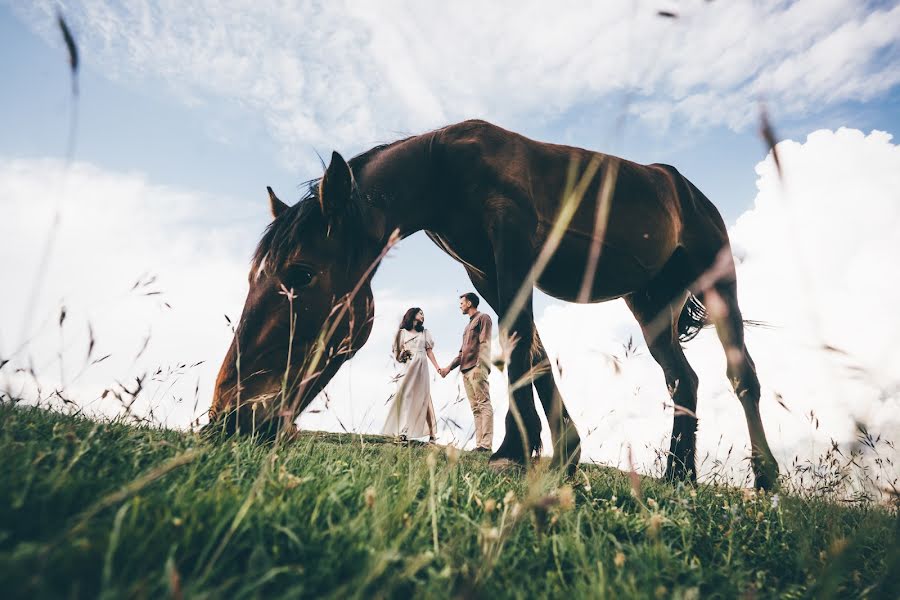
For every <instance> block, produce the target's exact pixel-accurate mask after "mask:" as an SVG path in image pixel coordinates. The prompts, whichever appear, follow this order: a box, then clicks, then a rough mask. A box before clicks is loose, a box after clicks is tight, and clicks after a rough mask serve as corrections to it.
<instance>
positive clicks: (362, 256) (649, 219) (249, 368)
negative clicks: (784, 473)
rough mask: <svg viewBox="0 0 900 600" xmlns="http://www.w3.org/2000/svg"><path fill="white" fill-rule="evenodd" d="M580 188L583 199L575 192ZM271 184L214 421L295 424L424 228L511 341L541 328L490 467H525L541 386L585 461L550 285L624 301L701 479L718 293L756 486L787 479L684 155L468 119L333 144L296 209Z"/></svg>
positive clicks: (522, 354)
mask: <svg viewBox="0 0 900 600" xmlns="http://www.w3.org/2000/svg"><path fill="white" fill-rule="evenodd" d="M579 177H580V179H579ZM572 190H575V191H576V192H577V198H576V199H580V198H582V197H583V198H585V199H586V200H585V201H583V202H575V203H573V202H572V198H573V197H576V196H575V194H574V193H573V192H572ZM567 193H568V195H569V197H568V199H567V200H561V196H564V195H566V194H567ZM269 195H270V203H271V210H272V215H273V217H274V220H273V221H272V223H271V224H270V225H269V227H268V229H267V230H266V232H265V234H264V235H263V238H262V240H261V241H260V243H259V247H258V248H257V251H256V255H255V257H254V260H253V263H252V268H251V271H250V291H249V294H248V296H247V300H246V303H245V305H244V310H243V313H242V315H241V321H240V324H239V325H238V328H237V330H236V334H235V337H234V341H233V342H232V345H231V348H230V349H229V351H228V354H227V356H226V357H225V360H224V362H223V364H222V367H221V370H220V372H219V376H218V379H217V381H216V388H215V396H214V398H213V404H212V408H211V410H210V417H211V421H212V423H213V424H217V423H218V424H220V426H221V427H223V428H224V429H226V430H227V431H229V432H233V431H235V430H240V429H244V430H245V431H246V430H249V429H251V428H252V429H254V430H256V431H268V432H270V433H271V432H275V431H277V430H279V429H280V428H283V426H284V425H287V426H290V424H291V423H292V422H293V420H294V419H295V418H296V416H297V415H299V413H300V412H301V411H302V410H303V409H304V408H305V407H306V406H307V405H308V404H309V403H310V402H311V401H312V399H313V398H314V397H315V396H316V395H317V394H318V393H319V392H320V391H321V390H322V389H323V388H324V386H325V385H326V384H327V383H328V381H329V380H330V379H331V378H332V377H333V375H334V374H335V372H336V371H337V370H338V368H339V367H340V366H341V364H342V363H343V362H344V361H346V360H348V359H349V358H351V357H352V356H353V354H354V353H355V352H356V351H357V350H358V349H359V348H360V347H361V346H362V345H363V344H364V343H365V341H366V339H367V338H368V336H369V333H370V332H371V323H372V318H373V315H374V307H373V304H372V291H371V287H370V283H371V278H372V276H373V274H374V272H375V268H377V265H378V263H379V261H380V259H381V258H382V257H383V256H384V253H385V252H386V248H388V247H390V245H391V244H392V243H393V242H394V241H396V240H397V239H398V238H400V237H404V236H408V235H411V234H413V233H415V232H417V231H425V232H426V234H427V235H428V236H429V237H430V238H431V239H432V240H433V241H434V242H435V243H436V244H437V245H438V246H440V247H441V248H442V249H443V250H444V251H445V252H447V254H449V255H450V256H451V257H453V258H454V259H456V260H457V261H459V262H461V263H462V264H463V265H464V266H465V269H466V271H467V273H468V274H469V277H470V278H471V280H472V284H473V285H474V286H475V289H476V290H477V291H478V292H479V293H480V294H481V295H482V297H484V299H485V300H486V301H487V302H488V303H489V304H490V305H491V306H492V307H493V308H494V309H495V310H496V312H497V314H498V315H500V319H501V326H500V329H501V339H509V338H508V336H510V335H511V334H517V336H518V338H519V339H521V340H531V341H532V343H531V344H528V343H519V344H514V345H513V347H512V350H511V352H510V354H509V357H508V368H507V373H508V376H509V379H510V382H511V383H513V382H522V381H524V382H525V385H521V384H520V385H514V386H513V388H512V389H513V392H512V399H511V402H510V409H509V412H508V414H507V416H506V436H505V438H504V440H503V442H502V444H501V445H500V447H499V448H498V449H497V451H496V452H495V453H494V454H493V456H492V457H491V462H492V463H493V464H500V465H503V464H506V463H508V462H515V463H519V464H522V463H525V462H526V461H527V460H528V459H529V458H530V456H532V455H533V454H534V453H538V452H539V451H540V444H541V442H540V430H541V423H540V420H539V418H538V413H537V410H536V407H535V401H534V396H533V393H532V385H529V384H533V386H534V388H535V390H536V391H537V395H538V397H539V399H540V402H541V404H542V407H543V410H544V412H545V414H546V416H547V419H548V423H549V425H550V428H551V437H552V440H553V446H554V447H553V456H554V463H555V464H557V465H559V466H571V465H573V464H574V463H575V462H577V461H578V458H579V456H580V438H579V436H578V433H577V430H576V429H575V426H574V423H573V422H572V420H571V418H570V416H569V414H568V412H567V411H566V407H565V405H564V403H563V400H562V397H561V396H560V393H559V390H558V388H557V385H556V382H555V380H554V378H553V374H552V372H551V370H550V368H549V361H548V357H547V352H546V351H545V350H544V346H543V344H542V343H541V339H540V336H539V335H538V332H537V330H536V328H535V325H534V317H533V312H532V294H533V286H535V285H536V286H537V287H538V288H539V289H541V290H543V291H544V292H546V293H547V294H549V295H551V296H553V297H555V298H559V299H562V300H566V301H579V302H603V301H606V300H612V299H614V298H624V300H625V302H626V303H627V305H628V307H629V308H630V309H631V311H632V313H633V314H634V316H635V318H636V319H637V320H638V323H639V324H640V325H641V329H642V331H643V333H644V336H645V339H646V342H647V346H648V347H649V349H650V352H651V354H652V355H653V358H654V359H655V360H656V361H657V362H658V363H659V365H660V367H662V370H663V374H664V375H665V380H666V383H667V384H668V386H669V390H670V393H671V395H672V399H673V402H674V404H675V405H676V407H675V418H674V427H673V431H672V439H671V446H670V452H669V455H668V461H667V469H666V475H667V477H668V478H670V479H684V478H689V479H691V480H694V479H695V477H696V472H695V457H694V454H695V445H696V429H697V418H696V414H695V409H696V404H697V384H698V380H697V375H696V374H695V373H694V371H693V370H692V369H691V367H690V365H689V364H688V362H687V360H686V359H685V356H684V353H683V352H682V347H681V342H683V341H686V340H687V339H690V338H691V337H692V336H693V335H695V334H696V332H697V331H698V330H699V327H700V326H702V325H703V323H704V321H705V320H706V318H707V315H706V310H705V309H704V305H703V304H702V303H701V302H703V301H705V302H706V304H707V305H708V307H709V313H710V315H709V317H710V319H711V320H712V321H714V323H715V325H716V329H717V333H718V335H719V338H720V339H721V341H722V344H723V346H724V347H725V350H726V355H727V363H728V377H729V378H730V379H731V381H732V383H733V386H734V389H735V392H736V393H737V397H738V399H739V400H740V402H741V405H742V406H743V408H744V412H745V414H746V417H747V424H748V427H749V430H750V441H751V445H752V466H753V471H754V475H755V478H756V485H757V486H759V487H763V488H770V487H772V486H774V485H775V484H776V480H777V475H778V466H777V464H776V462H775V459H774V457H773V456H772V453H771V451H770V450H769V445H768V443H767V441H766V437H765V432H764V430H763V425H762V422H761V419H760V413H759V397H760V384H759V380H758V379H757V376H756V370H755V367H754V364H753V360H752V359H751V358H750V354H749V352H748V351H747V348H746V346H745V345H744V332H743V320H742V317H741V312H740V309H739V308H738V302H737V285H736V280H735V271H734V262H733V258H732V255H731V250H730V246H729V241H728V234H727V231H726V227H725V223H724V222H723V220H722V217H721V216H720V215H719V212H718V211H717V210H716V208H715V207H714V206H713V204H712V203H711V202H710V201H709V200H708V199H707V198H706V197H705V196H704V195H703V194H702V193H701V192H700V191H699V190H698V189H697V188H696V187H695V186H694V185H693V184H692V183H691V182H690V181H688V180H687V179H686V178H685V177H683V176H682V175H681V174H680V173H679V172H678V171H677V170H675V168H673V167H670V166H667V165H661V164H653V165H639V164H636V163H632V162H629V161H626V160H622V159H618V158H615V157H612V156H608V155H603V154H599V153H596V152H591V151H588V150H583V149H580V148H573V147H569V146H562V145H556V144H547V143H541V142H537V141H534V140H530V139H528V138H526V137H523V136H521V135H518V134H516V133H512V132H510V131H506V130H504V129H502V128H500V127H497V126H495V125H492V124H490V123H486V122H484V121H465V122H463V123H458V124H456V125H450V126H448V127H444V128H443V129H439V130H436V131H432V132H430V133H426V134H423V135H418V136H413V137H410V138H407V139H403V140H399V141H397V142H394V143H391V144H386V145H383V146H378V147H376V148H373V149H371V150H369V151H367V152H364V153H362V154H360V155H359V156H356V157H354V158H353V159H351V160H350V162H349V163H347V162H346V161H345V160H344V159H343V158H342V157H341V156H340V155H339V154H337V153H334V154H332V157H331V163H330V164H329V166H328V168H327V170H326V171H325V174H324V176H323V177H322V178H321V179H320V180H317V181H315V182H312V183H311V184H310V191H309V193H308V194H307V196H306V197H305V198H304V199H302V200H301V201H300V202H298V203H297V204H295V205H293V206H288V205H286V204H284V203H282V202H281V201H280V200H278V198H277V197H276V196H275V195H274V194H273V193H272V191H271V189H270V190H269ZM573 207H574V208H573ZM567 209H568V210H569V214H568V215H565V217H564V213H566V210H567ZM562 225H564V227H562V228H561V229H560V230H559V233H560V234H561V235H555V233H554V231H553V229H554V226H557V227H561V226H562ZM548 249H549V250H550V252H547V250H548ZM536 264H537V265H539V267H540V268H536ZM288 307H289V308H290V310H288Z"/></svg>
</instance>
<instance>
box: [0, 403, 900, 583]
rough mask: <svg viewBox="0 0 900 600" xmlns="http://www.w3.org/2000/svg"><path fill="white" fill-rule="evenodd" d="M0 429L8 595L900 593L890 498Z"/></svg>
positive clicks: (109, 432) (382, 444)
mask: <svg viewBox="0 0 900 600" xmlns="http://www.w3.org/2000/svg"><path fill="white" fill-rule="evenodd" d="M0 423H2V425H0V496H2V498H0V589H2V590H4V596H5V597H29V598H32V597H96V596H102V597H110V598H126V597H138V598H159V597H181V596H184V597H191V598H198V597H199V598H202V597H213V598H219V597H234V598H243V597H263V596H265V597H271V596H276V595H278V596H289V597H292V596H304V597H305V596H328V597H338V598H348V597H366V598H370V597H411V596H412V595H415V596H416V597H437V598H449V597H486V598H494V597H522V598H525V597H527V598H537V597H544V596H551V597H561V596H569V597H591V598H604V597H609V598H618V597H643V598H647V597H650V598H653V597H666V598H669V597H675V598H697V597H704V598H706V597H726V598H733V597H828V596H831V597H840V598H844V597H848V596H850V597H855V596H869V597H873V598H874V597H897V594H898V593H900V586H898V580H897V573H898V572H900V555H898V550H897V549H898V548H900V539H898V520H897V517H896V515H895V513H893V512H892V511H890V510H888V509H887V508H885V507H884V506H879V505H875V504H871V503H868V504H865V503H864V504H859V505H854V506H841V505H839V504H836V503H833V502H830V501H826V500H823V499H817V498H801V497H798V496H790V495H786V494H782V495H781V496H780V497H779V498H778V500H777V501H776V502H774V505H773V501H772V498H771V497H770V496H762V495H755V494H747V493H745V492H743V491H741V490H736V489H733V488H725V487H708V486H700V487H698V488H697V489H696V490H694V489H692V488H684V487H673V486H670V485H667V484H664V483H662V482H658V481H655V480H652V479H649V478H641V480H640V483H639V486H638V488H637V489H638V494H636V493H635V488H634V487H633V485H634V484H633V483H632V482H631V481H630V478H629V477H628V475H627V474H623V473H622V472H620V471H617V470H614V469H605V468H597V467H592V468H586V469H584V470H582V471H581V472H579V473H578V475H577V477H576V479H574V480H573V481H571V482H568V483H567V482H565V481H563V480H561V479H560V478H559V477H558V476H556V475H554V474H552V473H538V474H535V475H533V476H531V477H525V476H521V475H516V474H496V473H494V472H492V471H491V470H489V469H488V468H487V467H486V460H487V459H486V458H485V457H484V456H481V455H473V454H469V453H463V454H462V455H461V456H460V457H459V460H458V461H455V460H453V457H450V456H448V455H447V454H446V453H445V452H434V451H432V450H431V449H429V448H425V447H412V448H407V447H401V446H397V445H394V444H391V443H388V442H387V441H386V440H384V439H383V438H377V437H369V436H367V437H361V436H357V435H347V434H344V435H339V434H304V435H303V436H301V437H300V439H299V440H297V441H295V442H293V443H292V444H290V445H288V446H285V447H282V448H278V449H276V448H273V446H271V445H261V444H256V443H254V442H253V441H251V440H248V439H241V440H236V441H235V440H219V441H207V440H203V439H201V438H199V437H198V436H195V435H191V434H185V433H181V432H175V431H168V430H163V429H155V428H148V427H134V426H131V425H126V424H123V423H99V422H96V421H91V420H88V419H83V418H74V417H69V416H65V415H62V414H60V413H56V412H49V411H45V410H39V409H32V408H22V407H14V406H12V405H10V404H8V403H5V404H2V405H0ZM429 456H431V457H432V458H429ZM638 495H639V496H640V498H639V497H638ZM492 504H493V506H491V505H492ZM490 509H493V510H490ZM891 577H893V579H891Z"/></svg>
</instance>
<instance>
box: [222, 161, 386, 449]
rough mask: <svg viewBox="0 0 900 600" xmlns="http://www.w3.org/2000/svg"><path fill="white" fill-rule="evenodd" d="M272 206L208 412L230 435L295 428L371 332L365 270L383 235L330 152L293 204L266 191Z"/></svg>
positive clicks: (346, 168)
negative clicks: (288, 425)
mask: <svg viewBox="0 0 900 600" xmlns="http://www.w3.org/2000/svg"><path fill="white" fill-rule="evenodd" d="M269 201H270V205H271V211H272V217H273V220H272V222H271V224H270V225H269V227H268V228H267V229H266V232H265V234H264V235H263V237H262V240H261V241H260V243H259V246H258V248H257V250H256V254H255V256H254V259H253V262H252V265H251V269H250V275H249V283H250V290H249V293H248V294H247V299H246V301H245V302H244V310H243V312H242V313H241V319H240V322H239V323H238V325H237V328H236V330H235V335H234V339H233V340H232V343H231V347H230V348H229V350H228V353H227V354H226V356H225V360H224V362H223V363H222V367H221V368H220V370H219V376H218V378H217V380H216V386H215V392H214V396H213V403H212V407H211V409H210V420H211V421H217V420H219V419H222V418H226V417H227V418H226V420H225V429H226V430H227V431H230V432H231V431H234V430H235V429H236V428H237V427H240V429H241V430H242V431H249V430H250V429H251V428H255V429H264V430H267V431H274V430H277V428H278V427H279V426H280V425H283V424H286V423H289V422H291V421H293V419H294V418H295V417H296V416H297V415H298V414H299V413H300V412H301V411H302V410H303V409H304V408H305V407H306V405H307V404H309V402H311V401H312V399H313V398H315V396H316V395H317V394H318V393H319V392H320V391H321V390H322V388H323V387H325V385H326V384H327V383H328V381H329V380H330V379H331V378H332V377H333V376H334V374H335V373H336V372H337V370H338V368H339V367H340V365H341V364H342V363H343V362H344V361H346V360H347V359H349V358H351V357H352V356H353V354H354V353H355V352H356V350H358V349H359V347H360V346H362V344H364V343H365V341H366V339H367V338H368V337H369V333H370V332H371V327H372V316H373V314H374V313H373V305H372V288H371V285H370V282H371V275H372V269H370V266H371V265H372V262H373V260H374V259H375V258H376V257H377V256H378V255H379V251H380V249H381V246H382V238H383V237H384V231H383V227H379V224H380V223H381V221H380V220H379V218H378V216H379V215H377V214H376V212H375V211H374V210H373V209H372V207H371V206H370V205H369V203H368V201H367V200H366V199H365V198H363V196H362V195H361V193H360V191H359V189H358V188H357V185H356V182H355V181H354V177H353V173H352V171H351V169H350V166H349V165H348V164H347V162H346V161H345V160H344V159H343V158H342V157H341V156H340V155H339V154H338V153H336V152H335V153H334V154H333V155H332V157H331V164H330V165H329V166H328V168H327V170H326V171H325V175H324V176H323V177H322V179H321V180H318V181H317V182H314V183H312V184H311V185H310V189H309V193H308V194H307V196H306V197H305V198H304V199H302V200H301V201H300V202H298V203H297V204H295V205H294V206H288V205H286V204H284V203H283V202H282V201H281V200H279V199H278V198H277V197H276V196H275V194H274V193H273V192H272V190H271V188H269ZM273 426H274V427H273Z"/></svg>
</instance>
